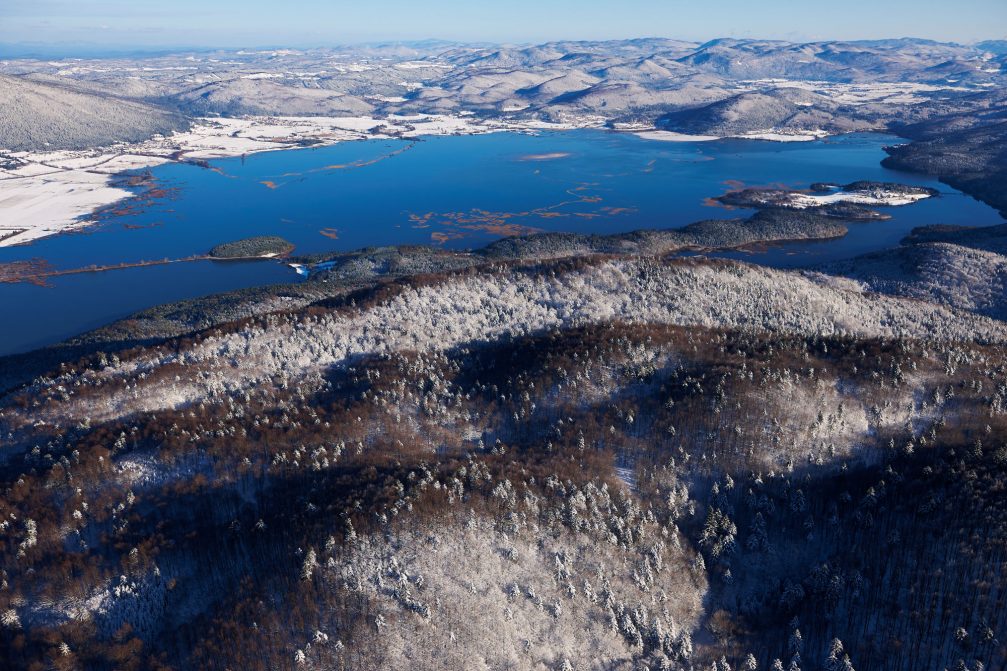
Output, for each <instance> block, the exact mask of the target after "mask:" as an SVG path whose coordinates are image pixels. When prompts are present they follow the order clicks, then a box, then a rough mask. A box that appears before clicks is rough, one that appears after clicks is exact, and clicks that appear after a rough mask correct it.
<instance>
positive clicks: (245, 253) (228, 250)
mask: <svg viewBox="0 0 1007 671" xmlns="http://www.w3.org/2000/svg"><path fill="white" fill-rule="evenodd" d="M292 251H294V245H293V244H291V243H290V242H288V241H287V240H284V239H283V238H281V237H279V236H276V235H260V236H256V237H254V238H245V239H243V240H235V241H234V242H225V243H223V244H220V245H217V246H216V247H214V248H213V249H211V250H210V254H209V256H210V258H213V259H263V258H273V257H277V256H285V255H287V254H289V253H290V252H292Z"/></svg>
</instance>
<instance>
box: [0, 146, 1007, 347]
mask: <svg viewBox="0 0 1007 671" xmlns="http://www.w3.org/2000/svg"><path fill="white" fill-rule="evenodd" d="M897 142H900V140H899V139H898V138H895V137H893V136H888V135H879V134H858V135H849V136H843V137H838V138H829V139H827V140H822V141H816V142H807V143H773V142H760V141H745V140H723V141H717V142H704V143H670V142H659V141H653V140H644V139H640V138H638V137H636V136H633V135H630V134H621V133H610V132H604V131H571V132H562V133H544V134H540V135H525V134H516V133H500V134H492V135H481V136H463V137H436V138H426V139H424V140H422V141H419V142H415V143H410V142H408V141H404V140H403V141H400V140H394V141H393V140H384V141H382V140H376V141H367V142H353V143H344V144H339V145H335V146H331V147H324V148H319V149H303V150H292V151H282V152H272V153H263V154H255V155H251V156H248V157H245V158H244V159H241V158H234V159H226V160H219V161H214V162H213V168H214V169H213V170H208V169H204V168H199V167H196V166H192V165H180V164H170V165H165V166H161V167H158V168H155V169H154V170H153V171H152V172H153V174H154V176H155V177H156V179H157V181H158V184H159V186H160V187H164V188H167V189H169V191H170V195H169V196H168V197H164V198H159V199H155V200H153V201H151V202H147V201H143V202H140V203H138V204H137V208H132V209H134V210H135V211H132V212H129V213H120V214H109V215H107V216H105V217H103V220H102V222H101V223H100V224H99V225H97V226H95V227H92V228H90V229H88V230H87V232H86V233H74V234H67V235H60V236H55V237H52V238H47V239H43V240H39V241H38V242H36V243H34V244H32V245H28V246H23V247H13V248H3V249H0V263H6V262H10V261H15V260H24V259H31V258H42V259H44V260H45V261H47V262H48V263H50V264H51V265H52V266H54V267H56V268H81V267H84V266H89V265H92V264H96V265H107V264H116V263H121V262H132V261H140V260H153V259H162V258H182V257H187V256H191V255H196V254H204V253H206V251H207V250H209V248H210V247H212V246H213V245H216V244H218V243H221V242H227V241H231V240H236V239H239V238H245V237H249V236H253V235H267V234H268V235H279V236H282V237H284V238H286V239H287V240H290V241H291V242H292V243H294V244H295V245H296V248H297V249H296V252H295V253H311V252H325V251H332V250H352V249H357V248H360V247H366V246H373V245H389V244H435V245H444V246H446V247H449V248H457V249H462V248H475V247H480V246H482V245H484V244H486V243H487V242H490V241H491V240H494V239H497V238H499V237H501V236H504V235H512V234H520V233H526V232H532V231H578V232H586V233H611V232H619V231H630V230H634V229H639V228H678V227H681V226H684V225H687V224H689V223H692V222H694V221H698V220H701V219H713V218H719V219H728V218H734V217H740V216H746V215H747V214H748V213H747V212H746V211H741V210H734V211H731V210H727V209H724V208H722V207H717V206H712V205H710V204H709V203H708V200H707V199H708V198H710V197H713V196H717V195H720V194H722V193H724V192H725V191H727V190H729V189H731V188H738V187H740V186H766V185H776V184H780V185H786V186H790V187H797V188H803V187H807V186H808V185H809V184H810V183H812V182H816V181H826V182H838V183H846V182H851V181H855V180H860V179H869V180H884V181H899V182H905V183H910V184H920V185H927V186H932V187H935V188H938V189H940V191H941V192H942V196H941V197H940V198H934V199H930V200H927V201H924V202H922V203H918V204H915V205H909V206H906V207H901V208H892V209H891V210H890V211H889V212H890V214H892V215H893V219H892V220H890V221H885V222H870V223H851V224H849V228H850V233H849V234H848V235H847V236H846V237H845V238H843V239H841V240H835V241H828V242H816V243H793V244H785V245H780V246H776V247H771V248H770V249H768V250H765V251H762V252H747V253H746V252H733V253H729V254H722V256H732V257H736V258H743V259H746V260H749V261H752V262H757V263H765V264H769V265H774V266H781V267H793V266H807V265H813V264H816V263H821V262H823V261H827V260H832V259H837V258H844V257H849V256H853V255H856V254H861V253H864V252H868V251H873V250H877V249H882V248H885V247H890V246H892V245H894V244H896V243H897V242H898V241H899V240H900V239H901V238H902V237H903V236H904V235H905V234H906V233H907V232H908V231H909V230H910V229H911V228H913V227H914V226H920V225H924V224H935V223H943V224H965V225H972V226H983V225H992V224H997V223H1001V222H1002V220H1001V218H1000V217H999V215H998V214H997V213H996V212H995V211H994V210H993V209H992V208H990V207H988V206H985V205H983V204H982V203H979V202H978V201H976V200H974V199H972V198H970V197H968V196H965V195H963V194H961V193H958V192H955V191H953V190H952V189H950V188H949V187H947V186H944V185H941V184H939V183H937V182H936V181H935V180H931V179H927V178H924V177H920V176H918V175H912V174H906V173H900V172H896V171H892V170H886V169H884V168H882V167H881V165H880V161H881V160H882V159H883V158H884V156H885V154H884V152H883V150H882V148H883V147H884V146H885V145H887V144H892V143H897ZM297 281H299V278H298V276H297V275H296V274H294V272H293V271H292V270H291V269H290V268H288V267H287V266H285V265H284V264H282V263H280V262H273V261H254V262H211V261H200V262H194V263H177V264H171V265H163V266H149V267H142V268H132V269H125V270H115V271H110V272H103V273H86V274H77V275H68V276H62V277H56V278H53V280H52V282H51V285H50V286H47V287H39V286H34V285H29V284H0V304H2V305H3V306H4V308H5V313H6V315H7V316H8V321H7V323H6V324H5V325H4V328H3V329H2V330H0V354H7V353H12V352H18V351H25V350H28V349H32V348H34V347H39V346H42V345H46V344H50V343H54V342H57V341H59V340H62V339H64V338H66V337H69V336H73V335H75V334H78V333H81V332H84V331H86V330H89V329H91V328H95V327H97V326H100V325H102V324H106V323H108V322H110V321H113V320H115V319H118V318H121V317H124V316H127V315H128V314H130V313H132V312H135V311H137V310H141V309H143V308H146V307H150V306H153V305H157V304H159V303H164V302H168V301H176V300H180V299H185V298H192V297H196V296H202V295H206V294H211V293H216V292H221V291H227V290H231V289H238V288H244V287H251V286H257V285H265V284H275V283H280V282H297Z"/></svg>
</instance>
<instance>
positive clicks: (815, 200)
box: [787, 188, 930, 208]
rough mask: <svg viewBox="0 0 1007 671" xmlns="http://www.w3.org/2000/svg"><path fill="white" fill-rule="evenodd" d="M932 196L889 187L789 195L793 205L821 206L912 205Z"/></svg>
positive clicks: (789, 200)
mask: <svg viewBox="0 0 1007 671" xmlns="http://www.w3.org/2000/svg"><path fill="white" fill-rule="evenodd" d="M925 198H930V194H929V193H927V192H924V191H920V192H908V193H907V192H904V191H895V190H888V189H880V188H879V189H872V190H869V191H833V192H831V193H792V194H790V195H789V196H788V198H787V200H788V204H789V205H790V206H791V207H799V208H805V207H820V206H822V205H829V204H830V203H856V204H858V205H888V206H900V205H910V204H912V203H915V202H916V201H918V200H923V199H925Z"/></svg>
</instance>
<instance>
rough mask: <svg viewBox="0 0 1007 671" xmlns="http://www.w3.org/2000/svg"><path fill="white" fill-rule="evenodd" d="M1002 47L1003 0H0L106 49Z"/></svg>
mask: <svg viewBox="0 0 1007 671" xmlns="http://www.w3.org/2000/svg"><path fill="white" fill-rule="evenodd" d="M629 37H670V38H679V39H686V40H696V41H705V40H708V39H712V38H715V37H758V38H767V39H785V40H792V41H811V40H818V39H843V40H846V39H878V38H886V37H921V38H929V39H936V40H943V41H956V42H974V41H978V40H986V39H1005V38H1007V0H941V1H939V2H938V1H935V0H842V2H836V3H815V2H808V1H807V0H800V1H797V0H617V1H612V0H604V1H603V0H496V1H494V0H371V1H369V2H368V1H363V0H269V1H266V0H0V43H6V44H38V45H45V44H48V45H55V44H69V43H75V44H90V45H95V46H99V47H104V48H109V49H116V48H166V47H180V46H187V47H237V46H248V47H251V46H281V45H282V46H291V47H304V46H326V45H335V44H348V43H357V42H374V41H385V40H418V39H428V38H436V39H447V40H457V41H469V42H479V41H484V42H516V43H520V42H542V41H547V40H553V39H618V38H629Z"/></svg>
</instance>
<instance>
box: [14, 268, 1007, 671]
mask: <svg viewBox="0 0 1007 671" xmlns="http://www.w3.org/2000/svg"><path fill="white" fill-rule="evenodd" d="M615 268H617V269H618V271H619V272H620V273H622V274H623V275H626V274H634V273H635V274H636V278H635V281H636V282H638V283H640V284H641V285H647V286H649V285H650V283H652V282H658V278H660V282H658V284H659V286H660V287H661V289H660V290H658V289H655V291H656V293H655V294H653V295H652V296H637V300H636V301H631V302H630V303H629V304H628V305H627V306H626V308H625V310H624V311H622V310H613V309H612V306H611V305H610V304H609V303H608V302H607V301H610V300H614V297H615V296H617V295H619V293H620V292H624V291H625V290H626V285H625V284H618V285H614V286H613V288H612V292H613V293H612V295H611V296H610V297H608V298H606V297H605V296H604V295H602V294H598V293H595V294H579V293H578V292H577V290H576V289H577V288H578V287H579V286H580V285H581V283H583V282H586V278H588V277H590V278H591V282H590V283H589V284H591V286H593V287H594V288H595V289H599V288H601V289H603V288H604V286H605V284H604V283H605V281H614V280H612V279H611V278H610V277H609V276H610V275H611V273H613V272H615V271H614V269H615ZM705 272H717V273H721V275H719V276H718V278H719V279H718V278H715V279H712V280H711V284H716V285H723V284H724V283H725V281H726V278H727V277H729V276H731V275H734V276H736V277H737V276H738V275H741V276H742V279H738V283H737V284H736V285H735V286H734V287H729V288H728V289H727V291H728V292H738V291H742V289H740V287H748V289H745V291H757V288H755V289H753V287H757V282H754V281H753V278H751V277H747V276H746V275H748V274H751V273H767V272H768V271H764V270H758V269H753V268H751V267H748V266H744V265H742V264H730V263H728V264H725V263H711V262H681V261H678V262H668V261H657V260H652V261H647V262H644V261H618V262H617V261H609V260H605V259H603V258H602V259H593V260H592V259H583V260H578V261H570V260H565V261H554V262H541V263H530V264H517V265H503V266H496V267H494V268H493V269H476V270H471V269H470V270H464V271H459V272H457V273H447V274H443V275H437V276H425V277H419V278H413V279H410V280H401V281H396V282H390V283H387V284H385V285H383V286H380V287H377V288H374V289H370V290H364V291H356V292H352V293H348V294H347V295H346V296H344V297H342V298H339V299H327V300H325V301H322V302H321V303H316V304H314V305H312V306H310V307H307V308H303V309H298V310H294V311H290V312H280V313H274V314H272V315H268V316H264V317H260V318H255V319H246V320H243V321H240V322H235V323H232V324H227V325H223V326H220V327H216V328H215V329H211V330H209V331H206V332H203V333H201V334H199V335H195V336H191V337H184V338H179V339H175V340H171V341H168V342H166V343H164V344H163V345H160V346H158V347H138V348H135V349H133V350H127V351H123V352H119V353H117V354H114V355H106V354H100V355H96V356H94V357H92V358H90V359H86V360H82V361H81V362H78V363H77V364H73V365H66V366H64V367H63V369H62V370H61V371H59V372H58V374H56V375H54V376H52V377H44V378H39V379H38V380H36V381H35V383H34V384H32V385H30V386H29V387H26V388H23V389H22V390H20V391H18V392H15V393H13V394H10V395H8V397H7V399H6V401H5V404H4V407H3V409H2V414H0V421H2V422H3V427H2V428H3V432H4V435H5V436H6V442H7V443H8V448H7V449H6V450H5V452H4V460H3V463H2V466H0V486H2V497H0V517H2V519H3V522H0V544H2V548H3V551H2V552H0V557H2V561H3V565H2V571H3V572H2V579H3V581H2V583H0V647H2V648H3V652H2V655H3V658H4V659H5V660H7V663H8V665H9V666H11V667H14V668H38V669H43V668H67V669H69V668H89V669H113V668H114V669H120V668H135V669H144V668H159V669H197V668H198V669H234V668H248V669H259V668H261V669H277V668H321V669H339V668H346V669H361V668H411V667H412V668H445V669H454V668H486V669H497V668H514V669H523V668H527V669H602V668H605V669H610V668H625V669H639V668H649V669H711V668H715V669H717V671H725V670H726V669H746V670H747V669H779V668H783V669H809V670H817V669H828V670H830V671H831V670H832V669H850V668H856V669H859V670H860V671H863V670H865V669H868V670H870V669H877V670H882V669H883V670H896V669H905V670H909V669H920V668H935V669H944V668H947V669H969V670H970V671H971V670H975V669H980V668H986V669H1001V668H1004V666H1003V660H1004V659H1005V648H1004V645H1003V644H1002V643H1001V639H1002V638H1003V637H1004V635H1005V634H1004V632H1005V627H1007V608H1005V607H1004V603H1003V600H1004V598H1005V593H1004V587H1005V583H1004V580H1003V575H1004V573H1003V570H1004V565H1003V561H1004V555H1003V548H1004V541H1005V540H1007V535H1005V532H1007V525H1005V524H1004V511H1005V509H1004V497H1003V493H1002V492H1003V486H1004V478H1003V475H1002V473H1003V468H1004V467H1005V465H1007V446H1005V444H1004V441H1003V438H1002V436H1003V435H1004V429H1005V423H1007V419H1005V409H1007V360H1005V356H1004V352H1003V349H1002V347H1001V346H1000V344H999V343H1002V342H1003V340H1004V337H1003V334H1002V330H1001V329H1000V328H999V327H998V326H997V322H993V321H988V320H985V321H984V320H982V319H981V318H976V321H973V322H972V323H971V327H970V331H969V332H970V333H971V334H972V336H973V337H971V338H970V337H968V336H967V335H965V333H964V332H960V331H957V330H955V329H952V330H948V331H947V332H946V335H944V336H940V335H937V336H936V337H930V338H920V337H917V336H914V335H913V333H914V332H916V326H915V323H916V321H915V319H912V318H910V317H909V316H908V313H906V314H902V315H900V313H899V310H906V311H908V310H911V309H913V308H914V307H917V308H918V304H917V303H914V302H913V301H911V300H907V301H903V302H900V301H899V300H896V299H885V298H882V297H877V296H868V295H864V296H863V297H862V298H860V299H856V297H855V296H854V295H853V294H852V293H843V291H844V290H841V289H835V288H832V289H829V291H832V292H834V293H832V294H828V293H822V294H820V295H819V298H818V299H817V301H818V303H823V302H827V303H828V304H827V305H824V306H820V308H821V309H822V310H825V311H826V312H828V313H830V314H832V315H836V314H837V313H836V310H837V309H838V307H839V306H840V305H844V304H845V307H844V308H843V309H845V310H854V309H859V310H860V312H858V313H856V314H858V318H857V321H858V324H859V326H858V327H857V328H851V329H850V330H848V331H846V332H841V331H840V330H837V329H836V328H834V327H832V328H829V327H827V326H825V323H824V322H820V321H817V320H816V319H815V318H812V317H810V316H809V314H811V313H806V312H805V313H800V315H801V316H800V318H799V319H798V318H795V317H793V316H792V313H791V312H788V310H791V311H792V310H795V309H801V310H813V309H814V308H812V307H802V308H795V307H794V306H790V305H788V304H789V303H790V302H792V301H789V300H788V299H787V297H786V296H785V295H783V296H780V297H778V298H777V302H775V303H774V302H773V300H772V298H771V296H772V295H769V294H767V297H764V298H763V299H759V300H761V301H762V302H761V303H759V304H761V305H762V312H761V313H760V314H762V315H763V319H764V321H763V322H761V323H760V325H759V326H758V327H757V326H754V325H751V324H743V325H738V326H736V327H724V326H706V325H703V324H702V323H699V321H697V320H692V323H684V322H685V321H687V320H684V319H683V318H682V309H683V308H682V307H681V306H679V307H677V308H675V309H674V310H672V309H671V308H670V307H669V308H667V309H668V311H667V312H665V311H662V310H661V309H658V307H659V305H658V304H660V302H661V300H662V298H661V297H662V296H665V293H673V292H675V291H676V290H675V289H673V286H674V283H672V282H671V279H670V278H672V277H673V276H674V274H675V273H684V275H683V276H682V277H680V278H679V280H678V282H679V283H680V284H681V283H683V282H688V283H692V284H693V285H695V284H696V282H697V278H696V276H695V273H705ZM669 273H670V274H669ZM780 276H781V277H779V278H772V279H770V280H769V281H770V282H771V283H775V284H781V282H782V278H783V277H788V278H789V275H785V274H780ZM684 278H687V279H684ZM790 281H794V280H793V279H792V278H791V279H790ZM537 282H545V283H546V284H548V285H549V286H550V287H552V290H551V291H552V293H551V294H549V295H544V296H541V297H539V298H538V299H537V301H538V302H537V303H536V305H538V306H539V308H538V309H545V308H546V307H548V308H549V309H555V310H558V311H560V312H562V311H563V310H566V309H573V308H572V307H570V308H565V307H563V305H561V303H562V302H563V301H564V300H566V301H568V302H570V305H571V306H572V305H574V304H576V303H577V301H582V303H580V309H581V312H582V313H583V314H590V315H592V317H591V318H590V319H588V320H586V321H585V320H584V319H581V320H578V319H567V320H564V319H560V320H558V321H555V322H549V320H545V321H543V322H542V323H544V324H546V325H545V326H540V327H537V326H535V324H536V323H538V322H528V326H522V321H521V319H518V318H517V316H520V315H525V316H533V315H532V313H533V312H534V309H533V308H532V307H531V306H530V305H525V304H522V303H521V300H520V296H519V295H518V294H520V293H521V292H522V291H525V292H527V291H528V290H529V289H528V288H527V287H528V286H530V285H529V284H528V283H531V284H535V283H537ZM522 286H524V287H525V288H524V289H522ZM477 290H483V291H485V293H484V294H480V295H476V293H475V292H476V291H477ZM690 291H691V293H690V295H689V296H688V300H689V301H690V302H692V303H696V302H701V300H700V299H699V298H697V296H698V295H699V293H701V292H700V290H699V289H697V288H696V287H695V286H693V288H692V289H691V290H690ZM801 291H802V295H804V296H805V300H807V301H809V302H810V303H812V304H814V303H815V301H816V299H814V297H813V294H812V293H811V292H810V291H808V290H807V287H802V288H801ZM821 291H822V292H825V291H826V289H824V288H822V289H821ZM424 292H428V293H426V294H424ZM460 292H466V293H460ZM773 295H777V296H779V292H777V293H776V294H773ZM403 297H408V300H406V299H405V298H403ZM438 297H439V298H440V300H441V301H442V302H443V306H444V308H445V310H444V311H437V310H433V306H431V305H430V304H428V303H426V302H425V301H436V300H437V299H438ZM663 300H667V298H664V299H663ZM740 300H743V299H742V297H737V296H736V297H735V301H740ZM856 300H860V301H862V305H860V307H859V308H856V307H855V302H856ZM402 301H405V302H402ZM717 303H720V307H719V309H721V310H724V311H725V312H724V314H721V315H720V319H721V321H723V322H728V321H730V314H729V313H730V311H731V310H732V309H733V308H732V306H731V305H730V304H729V303H726V302H725V299H724V298H723V295H721V294H717V295H715V296H713V298H712V299H711V308H710V309H713V307H712V305H714V304H717ZM424 306H426V307H424ZM462 306H469V307H465V308H464V309H463V308H462ZM386 309H387V310H389V311H391V312H397V313H399V314H401V317H402V319H403V324H401V325H399V324H396V323H395V322H394V321H393V320H390V319H387V318H386V317H385V316H384V315H385V314H386V313H385V312H382V311H383V310H386ZM745 309H746V310H747V311H748V313H751V309H750V308H745ZM424 310H427V312H424ZM431 310H433V311H432V312H431ZM507 310H514V311H516V312H515V314H509V315H506V316H505V315H504V314H503V312H505V311H507ZM489 313H493V314H499V315H500V317H499V318H500V320H501V323H503V324H506V325H507V328H505V329H502V330H494V328H492V327H488V326H485V325H482V324H483V322H480V321H479V319H478V318H477V317H478V315H480V314H489ZM368 314H372V315H378V316H381V317H382V319H383V320H384V322H383V323H384V327H383V331H382V333H381V334H371V336H373V337H382V338H385V339H386V341H385V342H386V343H391V344H390V345H388V346H379V345H376V344H372V345H370V346H368V347H367V348H366V349H368V350H369V351H363V350H360V351H355V350H354V349H353V348H352V347H350V348H349V349H345V350H342V354H343V356H342V357H341V358H339V359H338V360H337V361H332V362H328V360H327V359H326V353H325V351H323V350H322V349H313V348H317V347H318V346H320V345H324V343H325V341H326V340H328V339H331V338H332V337H333V336H332V334H333V333H335V332H336V331H342V332H346V331H347V330H349V329H350V326H349V324H350V323H351V322H352V320H361V319H366V317H367V315H368ZM389 314H390V313H389ZM451 315H454V319H465V320H467V321H470V322H474V323H475V324H476V325H477V327H478V328H483V329H484V331H483V333H484V334H485V335H486V337H483V338H475V339H473V338H466V337H464V336H465V334H464V333H462V334H455V333H454V330H453V329H455V328H457V326H456V325H455V324H453V323H451V320H450V319H449V317H450V316H451ZM875 317H880V318H881V320H880V321H877V322H872V321H871V320H872V318H875ZM958 317H959V319H958V320H957V321H956V322H955V323H957V324H959V325H961V324H967V323H968V321H967V318H966V317H964V315H961V314H959V315H958ZM340 319H341V320H347V321H344V322H341V323H342V324H343V325H342V326H339V327H336V326H334V324H335V322H331V320H340ZM426 319H429V323H427V322H424V320H426ZM928 319H929V323H928V328H929V329H930V331H931V332H932V333H934V334H940V333H942V331H941V328H942V327H941V323H940V320H939V318H938V317H937V316H935V315H928ZM330 322H331V323H330ZM405 322H409V323H410V324H412V325H413V326H414V327H415V328H425V327H427V326H429V328H430V329H431V331H430V334H431V337H434V336H436V337H438V338H439V339H440V342H439V343H438V344H437V345H433V346H430V345H425V344H424V342H425V341H423V340H417V339H416V337H415V335H414V336H411V337H410V336H409V335H408V333H407V332H406V325H405ZM947 323H948V324H951V323H952V320H951V319H950V318H949V320H948V322H947ZM808 325H817V326H815V327H813V328H812V327H809V326H808ZM368 328H370V327H368V326H366V325H363V326H361V330H360V331H359V332H358V333H357V335H356V336H355V337H357V338H362V339H366V338H367V337H369V336H368ZM949 328H950V327H949ZM392 332H395V333H396V334H397V335H395V337H394V338H393V337H392V335H390V333H392ZM884 334H887V335H884ZM274 337H278V338H281V339H283V340H284V341H285V342H286V343H287V347H286V348H277V347H275V346H274V340H273V338H274ZM239 342H240V343H241V344H240V346H239V345H238V343H239ZM360 342H363V341H360ZM410 343H412V344H413V345H414V346H410ZM984 343H985V344H984ZM260 344H261V345H263V346H264V347H265V349H262V350H261V351H260V350H259V349H257V348H258V347H259V346H260ZM392 345H394V346H392ZM253 369H254V373H255V374H254V375H252V374H251V373H252V372H253ZM182 399H184V400H182ZM490 632H491V633H490Z"/></svg>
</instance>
